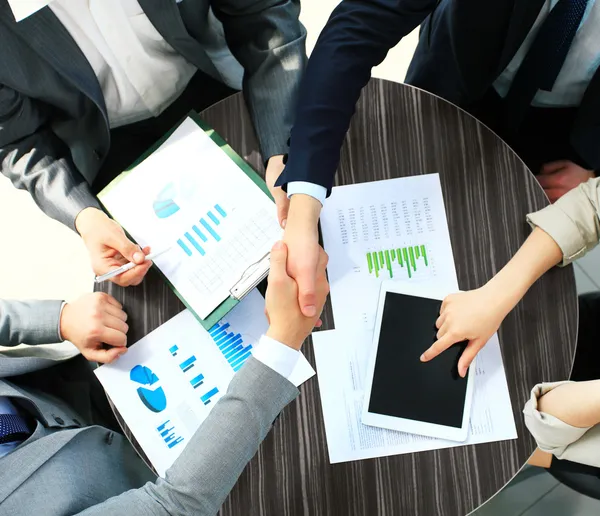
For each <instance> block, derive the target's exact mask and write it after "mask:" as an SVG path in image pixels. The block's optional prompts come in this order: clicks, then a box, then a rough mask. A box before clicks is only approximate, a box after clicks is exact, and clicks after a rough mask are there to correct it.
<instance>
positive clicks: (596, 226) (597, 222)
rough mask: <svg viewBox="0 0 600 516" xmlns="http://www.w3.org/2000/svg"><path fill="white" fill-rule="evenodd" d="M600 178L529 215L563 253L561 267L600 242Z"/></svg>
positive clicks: (530, 220) (530, 219)
mask: <svg viewBox="0 0 600 516" xmlns="http://www.w3.org/2000/svg"><path fill="white" fill-rule="evenodd" d="M599 213H600V178H594V179H590V180H589V181H587V182H586V183H583V184H581V185H579V186H578V187H577V188H575V189H573V190H571V191H570V192H568V193H567V194H565V195H563V196H562V197H561V198H560V199H559V200H558V201H556V202H555V203H554V204H552V205H550V206H547V207H546V208H544V209H542V210H540V211H537V212H535V213H530V214H529V215H527V222H529V224H531V226H532V227H536V226H537V227H539V228H541V229H543V230H544V231H545V232H546V233H548V234H549V235H550V236H551V237H552V239H553V240H554V241H555V242H556V243H557V244H558V246H559V247H560V248H561V250H562V252H563V262H562V264H561V265H568V264H569V263H571V262H572V261H574V260H577V259H578V258H581V257H582V256H583V255H584V254H586V253H587V252H588V251H589V250H590V249H592V248H593V247H595V246H596V245H597V244H598V242H599V241H600V219H599V218H598V217H599Z"/></svg>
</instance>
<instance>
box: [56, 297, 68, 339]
mask: <svg viewBox="0 0 600 516" xmlns="http://www.w3.org/2000/svg"><path fill="white" fill-rule="evenodd" d="M66 304H67V303H66V302H65V301H63V303H62V305H60V313H59V314H58V338H59V339H60V341H61V342H64V340H65V339H64V338H63V336H62V333H61V332H60V320H61V319H62V313H63V310H64V309H65V305H66Z"/></svg>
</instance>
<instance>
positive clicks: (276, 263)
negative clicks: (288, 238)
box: [269, 241, 289, 281]
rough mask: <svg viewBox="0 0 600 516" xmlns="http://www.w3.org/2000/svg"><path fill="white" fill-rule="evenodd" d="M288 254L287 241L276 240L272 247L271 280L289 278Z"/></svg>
mask: <svg viewBox="0 0 600 516" xmlns="http://www.w3.org/2000/svg"><path fill="white" fill-rule="evenodd" d="M287 255H288V249H287V246H286V245H285V243H283V242H281V241H279V242H276V243H275V245H274V246H273V248H272V249H271V270H270V271H269V281H278V280H279V281H280V280H283V279H287V278H288V277H289V276H288V273H287Z"/></svg>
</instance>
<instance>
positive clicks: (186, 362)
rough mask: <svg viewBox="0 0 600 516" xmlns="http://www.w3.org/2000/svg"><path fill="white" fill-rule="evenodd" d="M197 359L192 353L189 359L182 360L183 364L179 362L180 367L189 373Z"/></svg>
mask: <svg viewBox="0 0 600 516" xmlns="http://www.w3.org/2000/svg"><path fill="white" fill-rule="evenodd" d="M195 361H196V357H195V356H193V355H192V356H191V357H190V358H188V359H187V360H184V361H183V362H181V364H179V367H180V368H181V370H182V371H183V372H184V373H187V372H188V371H189V370H190V369H191V368H192V367H194V362H195Z"/></svg>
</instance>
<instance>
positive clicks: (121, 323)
mask: <svg viewBox="0 0 600 516" xmlns="http://www.w3.org/2000/svg"><path fill="white" fill-rule="evenodd" d="M122 308H123V307H122V306H121V303H119V302H118V301H117V300H116V299H115V298H114V297H112V296H109V295H108V294H104V293H101V292H95V293H94V294H87V295H85V296H83V297H81V298H79V299H78V300H77V301H75V302H73V303H67V304H66V305H65V307H64V308H63V311H62V314H61V316H60V333H61V335H62V337H63V339H65V340H68V341H69V342H71V343H73V344H74V345H75V346H77V348H78V349H79V351H81V354H82V355H83V356H84V357H85V358H87V359H88V360H90V361H92V362H101V363H108V362H112V361H113V360H115V359H116V358H118V357H120V356H121V355H123V354H124V353H125V352H127V347H126V346H127V331H128V330H129V326H127V324H126V323H125V321H126V320H127V314H126V313H125V312H124V311H123V310H122ZM103 344H108V345H109V346H111V347H110V348H108V349H105V347H104V346H103Z"/></svg>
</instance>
